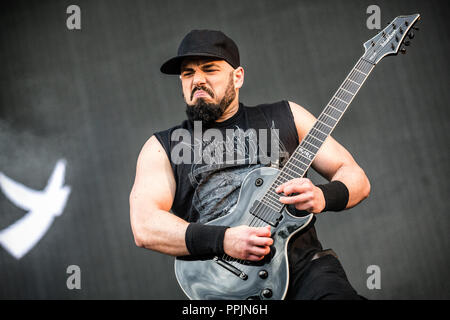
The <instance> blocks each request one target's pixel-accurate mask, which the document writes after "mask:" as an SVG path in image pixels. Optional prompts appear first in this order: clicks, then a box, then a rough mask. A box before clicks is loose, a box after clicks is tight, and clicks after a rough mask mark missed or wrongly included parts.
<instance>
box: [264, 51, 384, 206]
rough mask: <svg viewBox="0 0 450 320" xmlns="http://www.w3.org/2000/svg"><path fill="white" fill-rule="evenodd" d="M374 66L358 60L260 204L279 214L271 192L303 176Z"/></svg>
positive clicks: (276, 199) (277, 203)
mask: <svg viewBox="0 0 450 320" xmlns="http://www.w3.org/2000/svg"><path fill="white" fill-rule="evenodd" d="M374 66H375V65H374V64H373V63H371V62H369V61H367V60H365V59H364V56H363V57H361V58H360V59H359V60H358V62H357V63H356V65H355V66H354V67H353V69H352V70H351V71H350V73H349V74H348V75H347V77H346V78H345V80H344V81H343V82H342V84H341V86H340V87H339V89H338V90H337V91H336V93H335V94H334V95H333V97H332V98H331V100H330V102H328V104H327V105H326V107H325V109H324V110H323V111H322V113H321V114H320V115H319V117H317V121H316V123H315V124H314V125H313V127H312V128H311V129H310V130H309V132H308V134H307V135H306V136H305V137H304V138H303V140H302V141H301V142H300V144H299V146H298V147H297V148H296V149H295V151H294V153H293V154H292V155H291V157H290V158H289V160H288V161H287V162H286V164H285V165H284V167H283V168H282V169H281V170H280V173H279V174H278V176H277V178H276V180H275V181H274V182H273V183H272V185H271V187H270V188H269V189H268V191H267V192H266V194H265V195H264V196H263V198H262V199H261V202H263V203H265V204H266V205H267V206H269V207H271V208H272V209H274V210H276V211H278V212H280V211H281V210H282V208H283V206H284V204H283V203H281V202H279V201H278V199H279V197H280V195H279V194H277V193H276V192H275V189H276V188H277V187H278V186H279V185H281V184H283V183H285V182H287V181H289V180H292V179H294V178H301V177H303V176H304V175H305V173H306V171H307V170H308V168H309V167H310V166H311V163H312V162H313V160H314V158H315V157H316V155H317V152H318V151H319V149H320V147H321V146H322V144H323V143H324V141H325V140H326V139H327V137H328V136H329V135H330V134H331V132H332V131H333V129H334V128H335V127H336V125H337V123H338V122H339V120H340V119H341V117H342V115H343V114H344V112H345V111H346V110H347V107H348V106H349V105H350V103H351V102H352V100H353V98H354V97H355V96H356V94H357V93H358V91H359V89H360V88H361V87H362V85H363V83H364V81H366V79H367V77H368V76H369V74H370V72H371V71H372V69H373V68H374Z"/></svg>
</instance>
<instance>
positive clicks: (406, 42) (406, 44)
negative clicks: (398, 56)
mask: <svg viewBox="0 0 450 320" xmlns="http://www.w3.org/2000/svg"><path fill="white" fill-rule="evenodd" d="M403 43H404V44H405V46H409V45H410V44H411V42H410V41H408V40H406V41H405V42H403Z"/></svg>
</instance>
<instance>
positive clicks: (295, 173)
mask: <svg viewBox="0 0 450 320" xmlns="http://www.w3.org/2000/svg"><path fill="white" fill-rule="evenodd" d="M283 171H284V172H286V173H288V172H287V171H291V172H293V173H294V177H296V176H297V175H298V172H297V171H295V170H294V169H291V168H290V167H289V166H285V167H284V168H283Z"/></svg>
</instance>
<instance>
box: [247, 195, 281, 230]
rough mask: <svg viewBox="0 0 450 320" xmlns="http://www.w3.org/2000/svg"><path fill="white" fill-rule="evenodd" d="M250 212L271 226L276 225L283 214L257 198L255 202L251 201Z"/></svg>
mask: <svg viewBox="0 0 450 320" xmlns="http://www.w3.org/2000/svg"><path fill="white" fill-rule="evenodd" d="M250 214H252V215H254V216H255V217H257V218H258V219H260V220H262V221H264V222H266V223H268V224H270V225H271V226H272V227H276V226H277V225H278V223H279V222H280V220H281V219H282V218H283V215H282V214H281V213H280V212H278V211H275V210H273V209H272V208H271V207H269V206H268V205H266V204H265V203H264V202H261V201H259V200H255V202H253V205H252V207H251V208H250Z"/></svg>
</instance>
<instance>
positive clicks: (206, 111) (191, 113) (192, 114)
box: [186, 77, 236, 125]
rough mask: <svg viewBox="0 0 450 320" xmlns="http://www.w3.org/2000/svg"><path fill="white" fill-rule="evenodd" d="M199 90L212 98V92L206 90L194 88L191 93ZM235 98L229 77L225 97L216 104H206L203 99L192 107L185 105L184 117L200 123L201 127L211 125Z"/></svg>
mask: <svg viewBox="0 0 450 320" xmlns="http://www.w3.org/2000/svg"><path fill="white" fill-rule="evenodd" d="M200 89H201V90H203V91H205V92H207V93H209V94H210V95H211V97H213V95H212V92H210V90H208V89H207V88H202V87H200V88H195V89H194V90H193V92H195V91H196V90H200ZM235 98H236V92H235V91H234V85H233V78H232V77H231V79H230V82H229V83H228V86H227V90H226V91H225V95H224V96H223V98H222V99H221V100H220V102H219V103H218V104H217V103H208V102H206V101H205V100H204V99H203V98H198V99H197V102H196V103H195V104H194V105H189V104H186V115H187V117H188V119H189V120H191V121H202V124H203V125H211V124H213V123H214V122H215V121H216V120H218V119H219V118H220V117H221V116H222V115H223V113H224V112H225V110H226V109H227V107H228V106H229V105H230V104H231V102H233V100H234V99H235Z"/></svg>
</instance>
